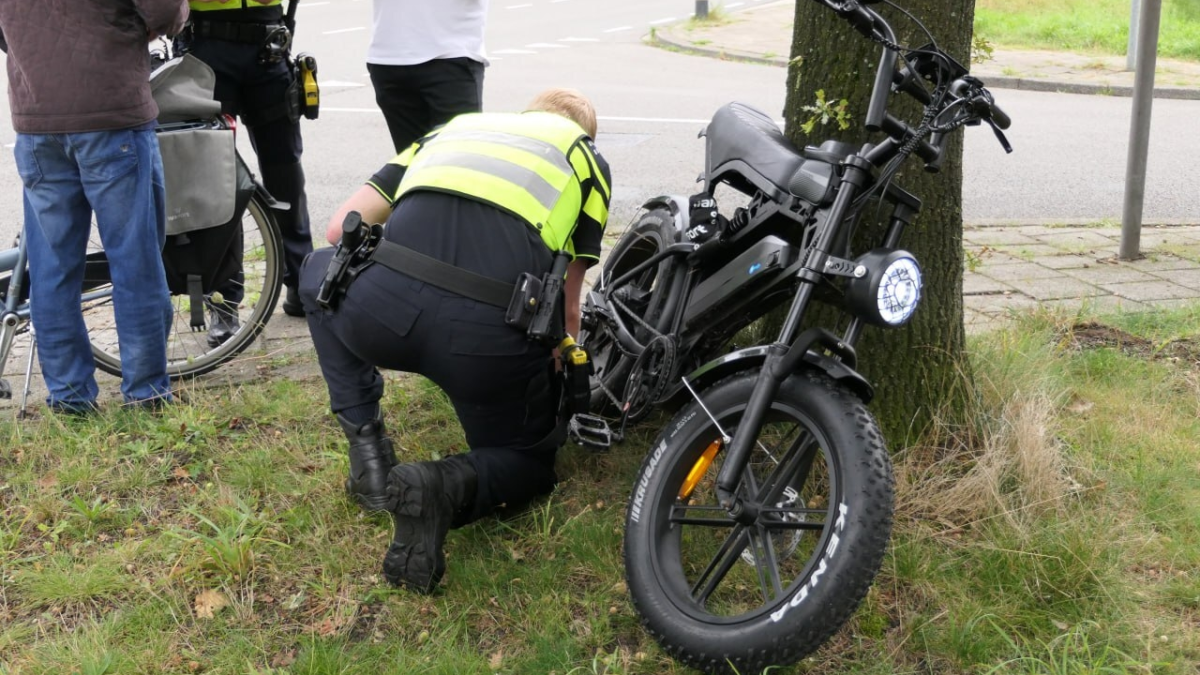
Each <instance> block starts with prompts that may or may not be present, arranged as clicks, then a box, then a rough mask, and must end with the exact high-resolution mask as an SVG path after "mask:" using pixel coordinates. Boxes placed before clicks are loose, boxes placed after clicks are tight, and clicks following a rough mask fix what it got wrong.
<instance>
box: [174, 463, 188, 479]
mask: <svg viewBox="0 0 1200 675" xmlns="http://www.w3.org/2000/svg"><path fill="white" fill-rule="evenodd" d="M171 475H172V476H174V477H176V478H178V479H179V480H185V479H187V478H191V474H189V473H188V470H187V468H185V467H182V466H177V467H175V469H174V470H173V471H171Z"/></svg>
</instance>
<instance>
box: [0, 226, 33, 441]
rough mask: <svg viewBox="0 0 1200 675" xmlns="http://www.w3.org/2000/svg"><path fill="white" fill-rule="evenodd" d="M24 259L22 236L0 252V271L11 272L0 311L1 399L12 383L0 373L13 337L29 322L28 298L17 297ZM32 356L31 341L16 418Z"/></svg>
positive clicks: (22, 280)
mask: <svg viewBox="0 0 1200 675" xmlns="http://www.w3.org/2000/svg"><path fill="white" fill-rule="evenodd" d="M28 260H29V254H28V251H26V249H25V240H24V239H23V238H22V239H20V240H19V241H18V242H17V246H15V247H13V248H10V249H7V250H5V251H0V273H3V272H10V273H11V274H10V276H9V278H8V284H7V287H6V288H5V289H4V312H3V314H0V398H5V399H11V398H12V386H11V385H10V384H9V383H8V381H7V380H5V379H4V377H3V376H4V373H5V371H6V369H7V367H8V358H9V356H10V355H11V354H12V345H13V338H15V337H16V335H17V333H19V332H21V330H22V328H24V327H25V326H26V325H29V319H30V309H29V301H28V300H22V299H21V297H22V293H23V292H24V291H25V288H24V286H25V281H26V277H25V273H26V270H27V269H28V267H27V263H28ZM33 356H34V345H33V341H32V340H31V341H30V348H29V357H28V359H27V361H26V364H25V379H24V384H23V386H22V387H21V404H20V407H19V408H18V412H17V416H18V418H21V417H23V416H24V413H25V404H26V403H27V401H28V397H29V392H30V388H29V382H30V380H31V379H32V377H33Z"/></svg>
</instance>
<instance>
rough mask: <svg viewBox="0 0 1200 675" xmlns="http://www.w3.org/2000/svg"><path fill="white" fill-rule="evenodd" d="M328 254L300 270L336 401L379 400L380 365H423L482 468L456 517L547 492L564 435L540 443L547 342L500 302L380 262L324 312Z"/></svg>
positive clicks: (547, 411)
mask: <svg viewBox="0 0 1200 675" xmlns="http://www.w3.org/2000/svg"><path fill="white" fill-rule="evenodd" d="M332 255H333V249H332V248H327V249H320V250H317V251H316V252H314V253H313V254H312V255H310V256H309V257H308V259H307V260H306V261H305V263H304V270H303V272H302V274H301V279H300V298H301V301H302V302H303V303H304V309H305V312H306V314H307V316H308V326H309V331H310V332H311V333H312V339H313V345H314V346H315V347H316V351H317V358H318V360H319V362H320V366H321V373H322V374H323V375H324V377H325V382H326V384H327V386H328V388H329V400H330V407H331V409H332V410H333V411H334V412H338V411H341V410H345V409H347V408H352V407H356V406H361V405H370V404H376V405H377V404H378V402H379V400H380V398H381V397H382V395H383V378H382V376H381V375H380V373H379V370H378V368H384V369H388V370H400V371H406V372H410V373H418V374H420V375H424V376H425V377H427V378H428V379H430V380H432V381H433V382H434V383H435V384H437V385H438V386H439V387H441V388H442V390H443V391H445V392H446V394H447V395H448V396H449V398H450V401H451V403H452V404H453V405H454V411H455V413H456V414H457V415H458V421H459V423H460V424H461V425H462V428H463V431H464V432H465V433H466V438H467V444H468V445H469V446H470V452H469V453H468V454H467V456H466V457H467V460H468V461H470V462H471V465H472V467H473V468H474V469H475V471H476V473H477V475H478V487H477V492H476V495H475V502H474V509H473V511H472V513H471V514H470V515H469V516H467V517H466V518H464V519H463V520H462V521H461V522H457V523H456V525H460V524H464V523H466V522H470V521H473V520H476V519H478V518H481V517H483V516H485V515H487V514H489V513H491V512H492V511H494V510H495V509H496V508H498V507H500V506H502V505H508V506H512V507H517V506H520V505H523V504H525V503H527V502H529V501H530V500H532V499H534V498H536V497H538V496H539V495H543V494H546V493H548V492H550V491H551V490H552V489H553V488H554V484H555V483H556V481H557V477H556V475H555V472H554V458H555V454H556V453H557V450H558V444H556V443H539V442H541V441H543V440H544V439H546V438H547V437H548V436H549V435H550V434H551V432H552V431H553V430H554V427H555V422H556V416H557V394H556V393H555V392H554V391H553V389H554V387H553V385H552V379H551V368H552V363H551V353H550V350H549V349H548V348H546V347H543V346H540V345H537V344H536V343H533V342H530V341H529V340H528V339H526V337H525V334H524V332H522V331H518V330H516V329H514V328H511V327H509V326H506V325H505V324H504V311H503V310H502V309H500V308H498V307H494V306H492V305H488V304H484V303H479V302H476V301H474V300H470V299H468V298H464V297H462V296H458V295H455V294H453V293H450V292H448V291H444V290H442V289H440V288H436V287H434V286H430V285H428V284H426V283H423V282H421V281H417V280H415V279H412V278H411V277H408V276H407V275H404V274H401V273H399V272H396V271H394V270H391V269H389V268H386V267H383V266H382V265H378V264H374V265H371V266H370V267H368V268H367V269H366V270H365V271H364V272H362V273H361V274H360V275H359V276H358V278H356V279H355V280H354V281H353V282H352V283H351V284H350V287H349V288H348V290H347V292H346V296H345V297H344V298H343V299H342V301H341V303H340V304H339V305H338V308H337V310H336V311H334V312H323V311H321V310H320V309H319V308H318V307H317V305H316V295H317V287H318V286H319V285H320V283H321V279H322V278H323V276H324V274H325V270H326V268H327V267H328V265H329V260H330V258H331V257H332ZM539 445H540V446H542V447H537V446H539ZM547 446H548V447H547ZM439 450H444V449H439ZM443 454H450V453H443Z"/></svg>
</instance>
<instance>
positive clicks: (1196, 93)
mask: <svg viewBox="0 0 1200 675" xmlns="http://www.w3.org/2000/svg"><path fill="white" fill-rule="evenodd" d="M670 32H671V31H670V30H658V31H654V32H653V33H652V34H651V35H649V36H647V37H646V38H645V41H646V43H647V44H650V45H651V46H654V47H658V48H659V49H667V50H670V51H675V52H680V53H682V54H692V55H695V56H706V57H708V58H714V59H719V60H722V61H742V62H746V63H761V64H764V65H770V66H781V67H785V68H786V67H787V65H788V59H784V58H781V57H773V58H765V57H762V56H758V55H755V54H748V53H745V52H739V51H737V50H732V49H714V48H711V47H697V46H696V45H690V44H684V43H683V41H681V40H679V39H678V38H675V37H674V36H672V35H671V34H670ZM979 78H980V79H981V80H983V81H984V83H985V84H986V85H987V86H989V87H992V88H995V89H1023V90H1025V91H1045V92H1053V93H1059V94H1085V95H1090V96H1118V97H1124V98H1131V97H1132V96H1133V87H1130V86H1127V85H1110V84H1092V83H1087V82H1064V81H1061V80H1048V79H1038V78H1030V77H1008V76H1004V75H982V74H981V75H979ZM1154 98H1162V99H1180V100H1200V89H1192V88H1185V87H1155V88H1154Z"/></svg>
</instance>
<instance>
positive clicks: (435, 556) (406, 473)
mask: <svg viewBox="0 0 1200 675" xmlns="http://www.w3.org/2000/svg"><path fill="white" fill-rule="evenodd" d="M442 492H443V487H442V477H441V474H440V473H438V471H437V470H436V469H433V468H430V467H427V466H422V465H420V464H402V465H400V466H397V467H395V468H394V469H392V471H391V474H390V475H389V476H388V502H389V503H388V508H387V510H388V511H389V512H391V516H392V523H393V531H392V543H391V544H390V545H389V546H388V550H387V554H386V555H385V556H384V558H383V576H384V577H385V578H386V579H387V580H388V582H389V583H391V584H392V585H393V586H404V587H405V588H408V589H410V590H413V591H416V592H418V593H431V592H433V589H434V588H436V587H437V585H438V583H439V582H441V580H442V575H443V574H445V572H446V557H445V553H444V552H443V551H442V544H443V542H445V540H446V533H447V532H448V531H449V530H450V520H451V518H452V516H453V514H452V513H451V509H450V508H449V505H447V504H441V503H439V499H441V495H442Z"/></svg>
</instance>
